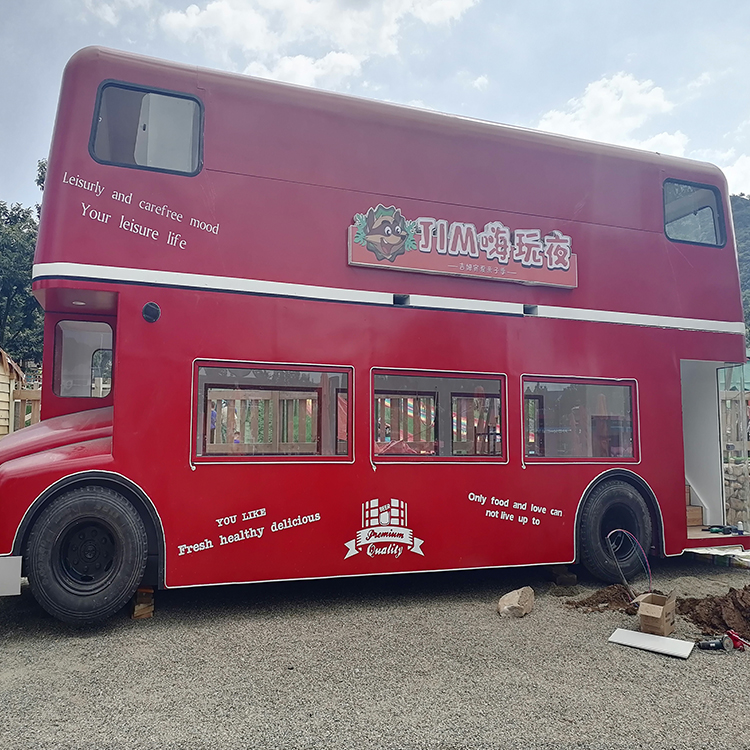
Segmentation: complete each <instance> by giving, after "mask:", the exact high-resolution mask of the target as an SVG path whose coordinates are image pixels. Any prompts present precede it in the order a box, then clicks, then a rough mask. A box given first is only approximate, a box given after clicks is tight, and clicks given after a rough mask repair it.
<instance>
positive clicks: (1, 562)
mask: <svg viewBox="0 0 750 750" xmlns="http://www.w3.org/2000/svg"><path fill="white" fill-rule="evenodd" d="M21 559H22V558H21V557H20V556H18V557H0V596H18V594H20V593H21Z"/></svg>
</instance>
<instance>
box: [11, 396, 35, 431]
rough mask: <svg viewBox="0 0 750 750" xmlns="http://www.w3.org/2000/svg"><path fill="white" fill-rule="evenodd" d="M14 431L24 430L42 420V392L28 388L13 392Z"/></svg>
mask: <svg viewBox="0 0 750 750" xmlns="http://www.w3.org/2000/svg"><path fill="white" fill-rule="evenodd" d="M13 404H14V410H13V429H12V430H11V431H12V432H15V431H16V430H20V429H23V428H24V427H30V426H31V425H32V424H36V423H37V422H38V421H39V420H40V419H41V405H42V391H41V389H39V388H37V389H35V390H29V389H27V388H21V389H19V388H17V389H16V390H15V391H13Z"/></svg>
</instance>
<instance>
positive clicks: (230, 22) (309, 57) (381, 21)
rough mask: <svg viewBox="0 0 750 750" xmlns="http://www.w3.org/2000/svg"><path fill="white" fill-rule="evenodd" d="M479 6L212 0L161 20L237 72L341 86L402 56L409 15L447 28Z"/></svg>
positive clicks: (381, 0) (455, 0) (419, 1)
mask: <svg viewBox="0 0 750 750" xmlns="http://www.w3.org/2000/svg"><path fill="white" fill-rule="evenodd" d="M117 1H120V2H134V1H138V0H117ZM479 1H480V0H210V2H208V3H206V4H205V5H204V7H202V8H201V7H200V6H199V5H197V4H192V5H188V6H187V7H185V9H184V10H172V11H168V12H164V13H162V15H161V17H160V19H159V23H160V25H161V27H162V29H164V30H165V31H166V32H168V33H169V34H171V35H172V36H174V37H176V38H177V39H179V40H180V41H182V42H184V43H186V44H187V43H196V42H197V43H198V44H201V45H202V46H203V47H204V48H205V49H206V50H207V51H208V52H209V53H210V54H212V55H213V56H215V57H217V58H219V59H221V60H222V62H223V63H224V64H225V65H227V66H229V67H233V66H232V65H231V63H230V60H231V59H232V58H233V56H234V55H239V56H241V57H242V58H244V64H241V65H240V66H239V67H240V68H243V69H245V70H247V71H248V72H252V73H254V74H256V75H265V76H267V77H271V78H279V79H283V80H287V81H294V82H298V83H299V82H305V83H307V84H308V85H318V84H320V83H321V82H325V85H329V86H334V87H335V86H336V85H338V84H340V83H341V82H342V81H344V80H346V79H347V78H348V77H351V76H353V75H357V74H359V73H360V72H361V66H362V63H363V62H365V61H366V60H368V59H370V58H372V57H375V56H381V57H382V56H389V55H395V54H397V53H398V50H399V42H400V36H401V28H402V26H403V23H404V22H405V21H406V20H408V19H409V18H411V19H416V20H417V21H421V22H422V23H424V24H427V25H431V26H435V25H444V24H447V23H450V22H451V21H455V20H457V19H459V18H460V17H461V16H462V15H463V14H464V13H465V12H466V10H468V9H469V8H471V7H472V6H473V5H476V4H477V3H478V2H479Z"/></svg>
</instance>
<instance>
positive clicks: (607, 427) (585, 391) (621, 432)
mask: <svg viewBox="0 0 750 750" xmlns="http://www.w3.org/2000/svg"><path fill="white" fill-rule="evenodd" d="M524 433H525V446H526V448H525V453H526V456H527V457H529V458H533V457H537V456H539V457H544V458H633V457H634V449H633V396H632V386H630V385H605V384H598V383H572V382H558V381H546V382H544V381H525V382H524Z"/></svg>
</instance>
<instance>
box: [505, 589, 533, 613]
mask: <svg viewBox="0 0 750 750" xmlns="http://www.w3.org/2000/svg"><path fill="white" fill-rule="evenodd" d="M532 609H534V589H532V588H531V586H524V587H523V588H522V589H516V590H515V591H509V592H508V593H507V594H505V595H503V596H501V597H500V601H499V602H498V603H497V611H498V613H499V614H500V615H502V616H503V617H523V616H524V615H527V614H529V612H531V610H532Z"/></svg>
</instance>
